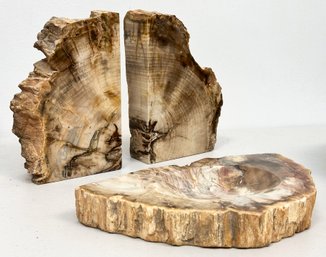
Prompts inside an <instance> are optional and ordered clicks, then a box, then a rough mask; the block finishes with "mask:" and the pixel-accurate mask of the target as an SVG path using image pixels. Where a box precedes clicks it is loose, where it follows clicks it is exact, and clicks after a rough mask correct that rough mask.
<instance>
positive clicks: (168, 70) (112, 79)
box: [11, 11, 222, 183]
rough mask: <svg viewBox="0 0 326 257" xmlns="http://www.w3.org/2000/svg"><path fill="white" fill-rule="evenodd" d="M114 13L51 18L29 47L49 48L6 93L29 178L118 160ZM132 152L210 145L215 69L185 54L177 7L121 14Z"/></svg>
mask: <svg viewBox="0 0 326 257" xmlns="http://www.w3.org/2000/svg"><path fill="white" fill-rule="evenodd" d="M119 37H120V34H119V15H118V14H117V13H112V12H100V11H94V12H92V13H91V17H90V18H88V19H84V20H70V19H61V18H52V19H51V20H50V21H49V22H47V23H46V24H45V26H44V28H43V30H42V31H41V32H40V33H39V34H38V41H37V42H36V43H35V47H36V48H37V49H39V50H41V51H42V52H43V53H44V54H45V56H46V58H45V59H43V60H41V61H39V62H37V63H35V64H34V67H35V68H34V71H33V72H32V73H30V75H29V77H28V78H27V79H26V80H24V81H23V82H22V83H21V84H20V85H19V87H20V88H21V90H22V92H21V93H20V94H17V95H15V97H14V99H13V100H12V102H11V109H12V110H13V112H14V127H13V132H14V133H15V134H16V135H17V136H18V137H19V138H20V142H21V146H22V155H23V157H24V158H25V159H26V163H25V167H26V168H27V170H28V172H29V173H30V174H32V179H33V181H34V182H35V183H47V182H53V181H59V180H63V179H66V178H75V177H80V176H85V175H90V174H95V173H99V172H103V171H110V170H116V169H119V168H120V167H121V129H120V117H121V115H120V43H119ZM124 38H125V52H126V70H127V81H128V91H129V118H130V122H129V124H130V132H131V140H130V141H131V143H130V152H131V156H132V157H134V158H136V159H138V160H141V161H143V162H145V163H154V162H160V161H166V160H170V159H175V158H179V157H183V156H187V155H192V154H197V153H202V152H206V151H209V150H212V149H213V148H214V145H215V141H216V126H217V122H218V118H219V115H220V110H221V105H222V94H221V88H220V86H219V84H218V83H217V81H216V78H215V75H214V73H213V71H212V70H211V69H209V68H205V69H202V68H201V67H200V66H199V65H198V64H197V63H196V61H195V60H194V59H193V57H192V56H191V54H190V51H189V47H188V41H189V34H188V32H187V30H186V28H185V27H184V25H183V24H182V22H181V21H179V20H178V19H177V18H176V17H175V16H170V15H162V14H158V13H148V12H144V11H130V12H128V13H127V15H126V17H125V19H124Z"/></svg>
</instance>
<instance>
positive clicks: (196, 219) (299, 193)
mask: <svg viewBox="0 0 326 257" xmlns="http://www.w3.org/2000/svg"><path fill="white" fill-rule="evenodd" d="M315 197H316V189H315V186H314V183H313V180H312V178H311V176H310V171H309V170H307V169H306V168H304V167H303V166H301V165H299V164H296V163H295V162H293V161H291V160H289V159H287V158H285V157H283V156H281V155H277V154H257V155H246V156H242V157H241V158H239V156H231V157H224V158H219V159H202V160H199V161H197V162H194V163H192V164H191V165H189V166H184V167H179V166H167V167H161V168H152V169H146V170H140V171H137V172H134V173H130V174H127V175H123V176H120V177H116V178H112V179H108V180H106V181H103V182H98V183H92V184H88V185H83V186H80V187H79V188H77V189H76V210H77V217H78V219H79V221H80V222H81V223H83V224H85V225H87V226H91V227H97V228H99V229H101V230H104V231H108V232H113V233H122V234H125V235H128V236H132V237H140V238H143V239H145V240H148V241H156V242H165V243H169V244H172V245H196V246H202V247H238V248H249V247H263V246H267V245H269V244H270V243H272V242H276V241H279V240H280V239H282V238H284V237H289V236H292V235H293V234H294V233H296V232H300V231H303V230H305V229H307V228H308V227H309V226H310V223H311V215H312V210H313V207H314V203H315Z"/></svg>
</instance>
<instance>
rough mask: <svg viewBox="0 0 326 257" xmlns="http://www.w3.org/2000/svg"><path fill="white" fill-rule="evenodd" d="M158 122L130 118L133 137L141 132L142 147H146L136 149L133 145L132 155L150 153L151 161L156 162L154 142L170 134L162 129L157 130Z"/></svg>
mask: <svg viewBox="0 0 326 257" xmlns="http://www.w3.org/2000/svg"><path fill="white" fill-rule="evenodd" d="M156 124H157V121H151V120H149V121H148V123H147V122H145V121H143V120H139V119H135V118H131V119H130V125H129V126H130V130H131V137H132V139H133V137H136V136H135V134H140V137H141V143H142V149H144V150H136V149H135V148H134V147H131V148H130V154H131V155H132V156H141V155H149V158H150V162H151V163H155V161H156V154H155V152H154V150H153V147H154V143H155V142H156V141H157V140H159V139H160V138H163V137H165V136H166V135H167V134H168V133H162V132H160V131H157V130H155V126H156ZM135 132H136V133H135ZM137 132H138V133H137ZM133 134H134V135H133ZM136 159H138V158H136Z"/></svg>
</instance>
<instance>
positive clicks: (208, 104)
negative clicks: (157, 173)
mask: <svg viewBox="0 0 326 257" xmlns="http://www.w3.org/2000/svg"><path fill="white" fill-rule="evenodd" d="M124 37H125V39H124V41H125V52H126V71H127V82H128V92H129V119H130V123H129V126H130V132H131V142H130V152H131V156H132V157H134V158H136V159H138V160H140V161H143V162H145V163H155V162H160V161H166V160H170V159H175V158H179V157H183V156H187V155H193V154H197V153H203V152H206V151H210V150H212V149H213V148H214V145H215V141H216V127H217V123H218V119H219V116H220V111H221V106H222V103H223V101H222V94H221V87H220V85H219V84H218V82H217V81H216V78H215V75H214V73H213V71H212V70H211V69H210V68H203V69H202V68H201V67H200V66H199V65H198V64H197V62H196V61H195V60H194V58H193V57H192V55H191V53H190V50H189V46H188V43H189V34H188V32H187V30H186V28H185V27H184V25H183V24H182V22H181V21H180V20H178V19H177V18H176V17H175V16H173V15H164V14H160V13H151V12H145V11H140V10H137V11H129V12H128V13H127V14H126V16H125V19H124Z"/></svg>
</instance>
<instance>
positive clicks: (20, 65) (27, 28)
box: [0, 0, 326, 257]
mask: <svg viewBox="0 0 326 257" xmlns="http://www.w3.org/2000/svg"><path fill="white" fill-rule="evenodd" d="M96 9H104V10H111V11H116V12H119V13H120V20H121V24H122V20H123V17H124V14H125V13H126V11H127V10H130V9H145V10H148V11H158V12H163V13H168V14H175V15H176V16H177V17H178V18H179V19H181V20H182V21H183V23H184V24H185V26H186V27H187V28H188V31H189V33H190V36H191V38H190V48H191V51H192V54H193V56H194V58H195V59H196V60H197V62H198V63H199V64H200V65H201V66H208V67H211V68H212V69H213V70H214V71H215V74H216V76H217V78H218V80H219V82H220V84H221V86H222V88H223V95H224V106H223V109H222V115H221V118H220V124H219V129H218V131H219V139H218V143H217V145H216V148H215V151H214V152H210V153H207V154H202V155H197V156H193V157H188V158H183V159H179V160H175V161H171V162H166V163H161V164H158V165H155V166H159V165H165V164H172V163H173V164H180V165H181V164H186V163H189V162H191V161H194V160H197V159H199V158H202V157H206V156H210V157H213V156H215V157H218V156H223V155H229V154H245V153H256V152H279V153H281V154H284V155H286V156H288V157H290V158H292V159H294V160H296V161H297V162H300V163H302V164H304V165H305V166H307V167H308V168H310V169H311V170H312V172H313V173H312V174H313V177H314V179H315V182H316V186H317V189H318V197H317V202H316V208H315V211H314V216H313V224H312V227H311V228H310V229H309V230H307V231H305V232H303V233H300V234H297V235H295V236H294V237H292V238H289V239H284V240H282V241H281V242H279V243H275V244H272V245H271V246H269V247H267V248H262V249H256V250H237V249H231V250H230V249H203V248H198V247H172V246H169V245H165V244H160V243H148V242H145V241H143V240H140V239H132V238H129V237H126V236H121V235H114V234H108V233H104V232H101V231H98V230H96V229H91V228H87V227H84V226H82V225H81V224H79V223H78V221H77V220H76V217H75V215H74V195H73V191H74V188H75V187H76V186H78V185H80V184H84V183H88V182H93V181H97V180H102V179H105V178H108V177H112V176H118V175H121V174H123V173H126V172H130V171H132V170H136V169H140V168H144V167H147V166H146V165H145V164H142V163H140V162H138V161H136V160H132V159H131V158H130V157H129V155H128V144H129V142H128V140H129V131H128V116H127V94H126V90H127V85H126V80H125V69H124V50H123V42H122V41H121V50H122V51H121V62H122V74H121V75H122V96H123V98H122V119H123V123H122V125H123V129H122V132H123V147H124V148H123V154H124V155H123V158H124V159H123V162H124V163H123V169H122V170H121V171H116V172H111V173H106V174H100V175H96V176H90V177H85V178H80V179H74V180H69V181H63V182H58V183H53V184H48V185H43V186H36V185H34V184H32V183H30V181H29V179H30V178H29V176H28V175H27V174H26V171H25V170H24V168H23V162H24V161H23V159H22V158H21V157H20V146H19V144H18V140H17V138H16V137H15V136H14V135H13V134H12V133H11V132H10V130H11V127H12V113H11V111H10V110H9V101H10V100H11V99H12V97H13V95H14V94H15V93H18V92H19V89H18V87H17V85H18V84H19V83H20V81H22V80H23V79H25V78H26V77H27V75H28V73H29V72H30V71H32V69H33V66H32V64H33V63H34V62H36V61H37V60H39V59H42V58H44V56H43V55H42V53H40V52H38V51H37V50H36V49H33V48H32V46H33V43H34V42H35V41H36V35H37V33H38V32H39V31H40V30H41V29H42V27H43V25H44V23H45V22H46V21H47V20H48V19H50V18H51V17H52V16H59V17H69V18H86V17H88V16H89V13H90V11H91V10H96ZM0 32H1V33H0V35H1V47H0V71H1V74H0V75H1V76H0V117H1V121H0V124H1V126H0V256H4V257H7V256H34V257H36V256H59V255H62V256H76V255H79V256H91V255H92V256H159V255H162V256H167V255H168V256H207V255H216V256H220V255H223V256H236V255H242V256H252V255H253V254H259V255H264V256H277V255H282V256H294V255H296V256H325V255H326V251H325V250H324V245H325V243H326V214H325V213H326V199H325V195H326V173H325V172H326V115H325V114H326V1H322V0H321V1H317V0H305V1H303V0H297V1H294V0H293V1H290V0H274V1H272V0H269V1H267V0H242V1H241V0H238V1H235V0H225V1H221V0H218V1H217V0H215V1H214V0H211V1H205V0H201V1H198V0H197V1H167V0H165V1H154V0H152V1H109V0H105V1H104V0H103V1H100V0H93V1H90V0H89V1H81V0H78V1H77V0H70V1H63V0H56V1H49V0H47V1H45V0H44V1H36V0H35V1H26V0H25V1H23V0H21V1H18V0H10V1H4V0H1V1H0ZM121 32H122V27H121ZM121 35H122V33H121Z"/></svg>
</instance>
